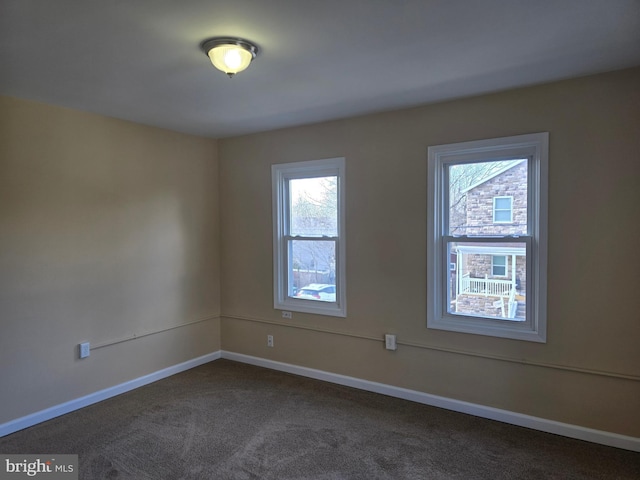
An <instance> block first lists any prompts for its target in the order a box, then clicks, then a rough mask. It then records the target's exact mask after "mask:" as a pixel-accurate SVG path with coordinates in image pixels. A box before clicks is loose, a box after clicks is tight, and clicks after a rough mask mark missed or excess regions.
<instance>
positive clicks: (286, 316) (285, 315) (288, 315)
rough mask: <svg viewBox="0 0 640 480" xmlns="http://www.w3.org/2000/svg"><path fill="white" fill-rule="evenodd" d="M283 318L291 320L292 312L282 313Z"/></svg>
mask: <svg viewBox="0 0 640 480" xmlns="http://www.w3.org/2000/svg"><path fill="white" fill-rule="evenodd" d="M282 318H291V312H284V311H283V312H282Z"/></svg>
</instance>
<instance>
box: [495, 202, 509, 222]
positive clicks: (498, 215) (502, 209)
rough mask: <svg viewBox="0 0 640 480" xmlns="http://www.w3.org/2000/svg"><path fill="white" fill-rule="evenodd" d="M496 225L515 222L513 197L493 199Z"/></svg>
mask: <svg viewBox="0 0 640 480" xmlns="http://www.w3.org/2000/svg"><path fill="white" fill-rule="evenodd" d="M493 221H494V223H510V222H512V221H513V197H493Z"/></svg>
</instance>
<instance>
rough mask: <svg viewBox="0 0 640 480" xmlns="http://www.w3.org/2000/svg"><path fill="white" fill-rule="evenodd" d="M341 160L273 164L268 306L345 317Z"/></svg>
mask: <svg viewBox="0 0 640 480" xmlns="http://www.w3.org/2000/svg"><path fill="white" fill-rule="evenodd" d="M344 170H345V161H344V158H331V159H326V160H312V161H307V162H295V163H284V164H278V165H273V166H272V167H271V173H272V182H273V271H274V308H276V309H279V310H291V311H296V312H307V313H317V314H320V315H333V316H338V317H344V316H346V293H345V292H346V290H345V270H346V269H345V234H344V232H345V219H344V198H345V197H344Z"/></svg>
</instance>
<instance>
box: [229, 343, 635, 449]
mask: <svg viewBox="0 0 640 480" xmlns="http://www.w3.org/2000/svg"><path fill="white" fill-rule="evenodd" d="M221 353H222V358H226V359H229V360H234V361H236V362H242V363H248V364H251V365H256V366H259V367H265V368H270V369H272V370H279V371H281V372H287V373H292V374H295V375H301V376H303V377H309V378H314V379H317V380H323V381H325V382H331V383H336V384H338V385H345V386H347V387H353V388H358V389H360V390H366V391H369V392H375V393H381V394H383V395H388V396H391V397H397V398H402V399H404V400H411V401H413V402H417V403H422V404H425V405H430V406H433V407H440V408H445V409H447V410H453V411H455V412H460V413H467V414H470V415H475V416H477V417H482V418H488V419H490V420H497V421H499V422H504V423H509V424H512V425H517V426H520V427H526V428H532V429H534V430H539V431H542V432H547V433H553V434H556V435H562V436H565V437H570V438H575V439H578V440H585V441H587V442H593V443H599V444H601V445H607V446H610V447H616V448H623V449H625V450H632V451H635V452H640V438H637V437H630V436H626V435H620V434H617V433H611V432H605V431H602V430H594V429H591V428H585V427H581V426H578V425H571V424H568V423H562V422H556V421H554V420H547V419H544V418H539V417H533V416H530V415H524V414H522V413H516V412H511V411H509V410H501V409H499V408H493V407H486V406H484V405H478V404H475V403H469V402H463V401H460V400H454V399H451V398H446V397H440V396H438V395H431V394H429V393H423V392H418V391H416V390H409V389H406V388H400V387H394V386H392V385H386V384H384V383H377V382H370V381H368V380H362V379H359V378H355V377H348V376H345V375H339V374H336V373H330V372H325V371H323V370H315V369H313V368H307V367H300V366H297V365H291V364H288V363H282V362H276V361H274V360H268V359H265V358H260V357H252V356H249V355H243V354H241V353H234V352H228V351H224V350H223V351H222V352H221Z"/></svg>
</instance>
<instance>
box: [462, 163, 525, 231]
mask: <svg viewBox="0 0 640 480" xmlns="http://www.w3.org/2000/svg"><path fill="white" fill-rule="evenodd" d="M526 185H527V162H521V163H519V164H517V165H515V166H514V167H512V168H510V169H509V170H506V171H505V172H502V173H501V174H499V175H497V176H495V177H493V178H491V179H490V180H487V181H486V182H484V183H481V184H480V185H477V186H476V187H474V188H472V189H470V190H469V191H467V192H466V208H465V210H466V214H467V218H466V228H465V230H466V234H467V235H518V234H525V233H526V232H527V188H526ZM495 197H512V198H513V204H512V211H513V219H512V221H511V222H509V223H495V222H494V221H493V201H494V198H495Z"/></svg>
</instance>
